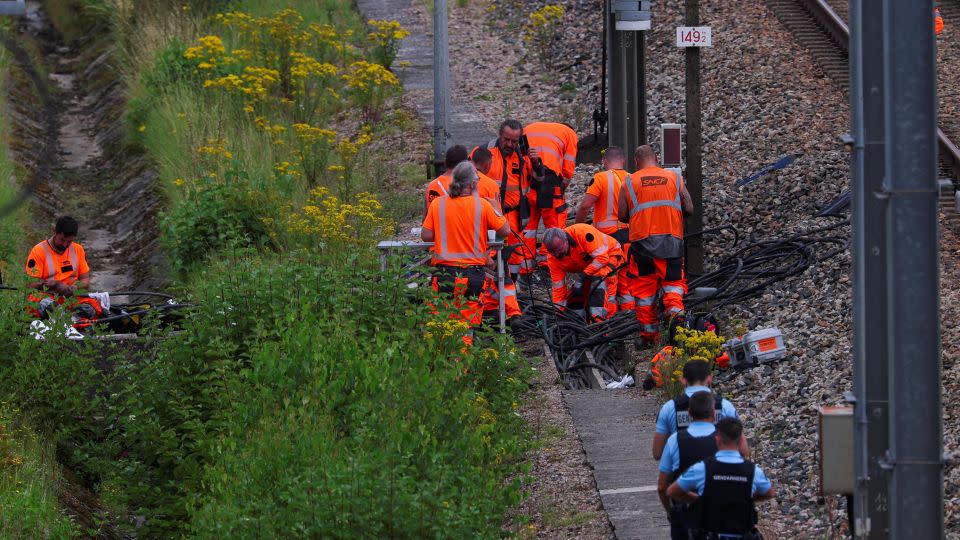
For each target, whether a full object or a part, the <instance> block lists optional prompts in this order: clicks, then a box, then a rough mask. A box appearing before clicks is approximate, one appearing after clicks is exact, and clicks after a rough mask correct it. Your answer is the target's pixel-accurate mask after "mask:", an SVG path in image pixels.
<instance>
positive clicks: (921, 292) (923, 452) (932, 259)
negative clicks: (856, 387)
mask: <svg viewBox="0 0 960 540" xmlns="http://www.w3.org/2000/svg"><path fill="white" fill-rule="evenodd" d="M883 11H884V23H885V29H884V32H883V34H884V38H885V42H884V49H883V56H884V62H885V69H884V96H885V97H886V103H885V105H884V110H885V115H884V117H885V122H886V137H887V140H886V154H885V156H884V157H885V160H884V161H885V163H884V165H885V170H886V175H885V177H884V182H883V188H884V195H885V196H886V197H888V201H887V214H886V232H887V237H886V244H887V253H886V260H887V270H888V274H887V298H888V299H889V301H890V309H889V310H888V313H887V343H888V346H889V358H888V364H887V365H888V369H889V378H888V384H889V399H890V409H889V410H890V449H889V453H888V456H887V459H885V460H884V463H883V465H884V466H885V467H887V468H889V470H890V471H891V475H890V482H889V493H890V497H889V506H888V507H889V512H890V514H889V515H890V537H891V538H925V539H926V538H930V539H935V538H943V468H942V467H943V464H942V457H941V455H942V427H941V422H942V419H941V403H940V305H939V294H938V293H939V264H938V263H939V261H938V238H937V217H938V213H937V199H938V195H939V194H938V188H937V138H936V137H937V132H936V130H937V125H936V120H937V108H936V94H937V92H936V66H935V56H934V36H933V30H932V28H931V26H932V22H931V13H932V12H933V2H932V0H913V1H910V2H906V1H903V0H883Z"/></svg>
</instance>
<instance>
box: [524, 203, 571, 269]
mask: <svg viewBox="0 0 960 540" xmlns="http://www.w3.org/2000/svg"><path fill="white" fill-rule="evenodd" d="M528 197H529V198H530V221H528V222H527V226H526V228H525V229H524V230H523V242H524V244H526V249H525V250H524V254H525V256H526V257H527V258H526V259H525V260H524V261H523V263H524V264H523V265H522V266H521V268H520V273H521V274H530V273H533V271H534V270H535V269H536V268H537V261H536V254H537V229H539V228H540V221H541V220H543V228H544V229H549V228H551V227H556V228H560V229H562V228H564V227H566V226H567V211H568V207H567V203H566V201H564V199H563V195H560V196H559V197H557V198H555V199H554V200H553V204H554V206H553V208H537V192H536V190H532V189H531V190H530V192H529V193H528ZM539 255H540V259H541V260H540V266H546V264H547V247H546V246H543V245H541V246H540V251H539ZM531 257H532V258H531Z"/></svg>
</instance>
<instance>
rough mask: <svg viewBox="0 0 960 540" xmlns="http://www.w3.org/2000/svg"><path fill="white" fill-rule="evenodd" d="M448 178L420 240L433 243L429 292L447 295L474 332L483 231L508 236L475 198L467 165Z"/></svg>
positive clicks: (478, 312)
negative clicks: (433, 274)
mask: <svg viewBox="0 0 960 540" xmlns="http://www.w3.org/2000/svg"><path fill="white" fill-rule="evenodd" d="M452 176H453V179H452V181H451V182H450V188H449V195H445V196H442V197H439V198H437V199H434V200H433V201H432V202H431V203H430V207H429V209H428V210H427V216H426V218H424V220H423V229H422V231H421V233H420V238H421V239H422V240H423V241H424V242H434V245H433V260H432V262H431V264H433V266H435V267H437V269H438V274H437V276H436V277H435V278H434V280H433V287H434V289H435V290H437V291H440V292H452V293H453V296H454V302H455V305H456V306H457V308H458V309H460V316H461V317H462V318H463V319H464V320H465V321H467V323H468V324H470V325H471V326H477V325H479V324H480V322H481V317H482V309H481V301H482V298H481V296H482V295H481V292H482V290H483V283H484V279H485V273H484V267H485V266H486V263H487V259H488V254H487V251H488V247H487V231H488V230H494V231H496V234H497V236H498V237H499V238H503V237H505V236H507V235H508V234H510V225H509V224H508V223H507V220H506V219H505V218H504V217H503V216H502V215H501V214H500V213H499V212H498V211H497V210H496V209H494V207H493V205H491V204H490V203H489V202H488V201H486V200H484V199H482V198H480V196H479V195H477V180H478V179H479V176H478V175H477V171H476V169H474V167H473V164H472V163H470V162H468V161H465V162H462V163H460V164H459V165H457V166H456V167H454V169H453V175H452ZM465 341H468V342H469V341H471V340H470V339H469V338H468V339H465Z"/></svg>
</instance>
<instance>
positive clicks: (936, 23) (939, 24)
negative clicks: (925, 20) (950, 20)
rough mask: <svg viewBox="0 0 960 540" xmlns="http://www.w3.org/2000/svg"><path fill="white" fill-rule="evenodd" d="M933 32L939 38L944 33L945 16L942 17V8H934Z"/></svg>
mask: <svg viewBox="0 0 960 540" xmlns="http://www.w3.org/2000/svg"><path fill="white" fill-rule="evenodd" d="M933 32H934V34H936V35H938V36H939V35H940V33H941V32H943V15H940V8H933Z"/></svg>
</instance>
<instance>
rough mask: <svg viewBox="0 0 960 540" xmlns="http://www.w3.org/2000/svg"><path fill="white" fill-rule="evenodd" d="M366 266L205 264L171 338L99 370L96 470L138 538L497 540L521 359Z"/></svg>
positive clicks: (296, 261) (513, 498) (513, 445)
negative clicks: (188, 310) (131, 515)
mask: <svg viewBox="0 0 960 540" xmlns="http://www.w3.org/2000/svg"><path fill="white" fill-rule="evenodd" d="M358 262H362V261H358ZM368 266H369V265H366V264H358V265H355V266H354V267H352V268H351V267H347V268H343V269H334V268H330V267H320V266H318V265H316V264H315V263H314V261H313V260H312V258H311V257H308V256H303V257H293V256H285V257H283V258H279V257H266V258H260V257H255V256H240V257H231V256H229V255H224V254H221V255H220V256H218V257H216V258H215V259H213V261H212V264H211V265H210V267H209V268H208V269H207V271H206V272H205V273H204V274H203V275H202V276H197V278H196V279H195V280H194V283H193V286H192V287H193V289H192V290H193V291H194V295H195V296H194V300H196V301H198V302H199V307H198V308H197V310H196V312H195V313H193V314H192V315H191V317H190V318H189V320H188V321H187V323H186V327H185V328H184V330H185V331H184V333H183V334H181V335H180V336H178V337H177V338H173V339H168V340H166V341H164V342H163V343H162V344H160V345H159V346H158V348H157V349H155V350H154V351H153V353H152V354H150V355H146V358H144V357H141V358H140V359H138V360H136V361H127V362H120V363H118V364H117V367H116V369H115V372H116V373H122V377H119V379H121V380H123V381H125V382H123V383H122V384H121V387H120V389H119V390H118V391H117V392H115V393H114V395H115V397H114V398H112V399H110V400H105V401H104V403H105V404H106V405H108V406H109V408H108V409H107V411H106V417H107V418H108V421H107V422H108V423H109V424H111V425H112V426H114V431H113V433H111V434H109V437H111V438H112V440H111V441H107V442H104V443H100V444H99V448H101V449H109V452H106V453H114V454H113V455H114V456H116V455H118V454H119V455H121V456H122V457H121V458H120V459H119V460H116V459H115V458H114V460H113V461H108V460H102V461H100V462H99V463H98V466H100V467H102V469H101V470H99V471H97V474H98V475H99V476H100V477H102V478H103V479H104V482H105V483H106V484H107V485H110V486H113V487H114V488H115V489H116V490H117V491H118V492H120V493H122V494H123V498H122V499H119V501H120V502H122V503H123V504H125V505H127V506H128V507H129V508H131V509H135V512H136V514H137V515H142V516H146V517H147V525H146V529H142V530H140V531H138V534H146V535H158V536H166V535H170V534H174V533H176V532H184V531H188V532H189V534H191V535H193V536H197V537H201V538H208V537H230V538H262V537H291V536H301V537H302V536H331V535H332V536H339V537H357V536H402V537H423V536H431V537H436V536H451V535H452V536H459V537H476V536H485V537H493V536H499V535H500V532H499V531H500V526H501V522H502V516H503V512H504V511H505V510H506V508H508V507H510V506H512V505H514V504H515V503H517V501H518V500H519V497H520V491H519V486H518V485H517V482H516V481H514V482H512V483H507V481H506V479H507V478H508V477H513V476H514V475H515V474H516V473H517V472H518V471H519V470H520V465H519V459H520V458H521V456H522V452H523V450H524V449H525V448H526V446H525V444H526V443H525V442H524V438H523V431H522V429H521V428H522V426H521V420H520V418H519V416H517V415H516V414H514V411H513V409H514V408H515V407H516V401H517V400H519V398H520V395H521V394H522V392H523V391H524V390H525V388H526V385H525V382H524V381H525V380H526V379H527V375H528V372H527V369H528V368H527V367H526V362H525V361H524V360H523V359H522V358H520V357H519V356H518V355H516V354H514V353H512V352H507V353H500V352H497V350H498V349H502V350H507V351H509V350H511V349H510V347H509V346H508V345H507V344H506V342H504V341H501V340H500V339H497V337H496V336H487V337H484V338H481V341H483V342H484V343H486V345H484V344H483V343H481V344H478V345H477V346H475V347H474V348H473V349H470V350H467V349H464V347H463V344H462V342H461V341H460V337H459V335H457V334H456V333H455V332H450V331H447V330H446V329H447V328H448V327H449V326H451V325H448V324H446V323H445V319H444V318H443V317H444V316H443V315H438V316H436V317H435V316H432V315H430V314H429V310H428V308H427V307H426V306H425V305H424V304H423V303H421V302H419V301H416V298H414V297H409V296H408V295H407V294H406V293H404V292H403V291H404V290H405V289H406V288H405V287H404V286H403V282H401V281H400V280H399V279H396V278H389V277H388V278H387V279H384V280H383V281H380V282H378V281H377V278H379V277H380V276H379V273H378V272H374V271H373V270H369V269H368ZM425 321H433V322H428V323H427V325H426V326H425V325H424V322H425ZM101 414H104V413H101ZM119 449H122V451H119V452H118V450H119ZM91 461H95V460H91Z"/></svg>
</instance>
